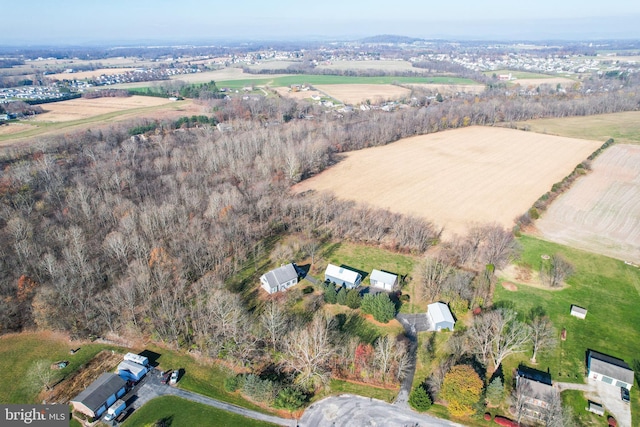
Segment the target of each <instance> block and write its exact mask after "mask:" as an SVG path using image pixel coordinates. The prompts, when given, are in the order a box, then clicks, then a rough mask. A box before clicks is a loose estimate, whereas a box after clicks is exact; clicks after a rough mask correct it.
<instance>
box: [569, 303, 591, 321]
mask: <svg viewBox="0 0 640 427" xmlns="http://www.w3.org/2000/svg"><path fill="white" fill-rule="evenodd" d="M571 315H572V316H575V317H577V318H578V319H584V318H585V317H587V309H586V308H582V307H579V306H577V305H573V304H571Z"/></svg>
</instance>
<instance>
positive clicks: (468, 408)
mask: <svg viewBox="0 0 640 427" xmlns="http://www.w3.org/2000/svg"><path fill="white" fill-rule="evenodd" d="M482 387H483V382H482V380H481V379H480V376H479V375H478V373H477V372H476V371H475V370H474V369H473V368H472V367H471V366H469V365H456V366H454V367H452V368H451V369H450V370H449V372H448V373H447V375H445V377H444V382H443V383H442V389H441V390H440V397H441V398H442V399H444V400H446V401H447V403H448V404H449V406H448V408H449V412H450V413H451V415H454V416H456V417H464V416H468V415H471V414H473V412H474V409H473V406H474V405H475V404H477V403H478V402H479V401H480V397H481V396H482Z"/></svg>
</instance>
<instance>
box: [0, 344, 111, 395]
mask: <svg viewBox="0 0 640 427" xmlns="http://www.w3.org/2000/svg"><path fill="white" fill-rule="evenodd" d="M70 348H71V347H70V346H69V344H68V343H67V342H65V341H63V340H60V339H59V338H58V337H55V336H51V335H50V334H46V333H22V334H12V335H5V336H3V337H1V338H0V383H2V384H3V386H2V387H0V402H2V403H37V399H36V397H37V395H38V393H39V392H40V390H41V384H40V385H38V384H34V383H33V382H32V381H30V380H29V376H28V372H29V371H30V369H31V368H32V367H33V365H34V363H36V362H37V361H39V360H46V361H48V362H50V363H53V362H58V361H60V360H68V361H69V365H68V366H67V367H66V368H64V369H61V370H59V371H55V374H56V377H55V379H60V378H62V377H64V376H66V375H69V374H70V373H72V372H74V371H76V370H77V369H78V368H79V367H80V366H81V365H83V364H84V363H86V362H88V361H89V360H90V359H92V358H93V357H94V356H95V355H96V354H97V353H98V352H100V351H101V350H104V349H117V347H111V346H107V345H102V344H87V345H83V346H82V347H81V348H80V350H79V351H78V352H77V353H75V354H73V355H71V354H69V350H70ZM55 379H54V381H53V382H55Z"/></svg>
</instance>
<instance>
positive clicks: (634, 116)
mask: <svg viewBox="0 0 640 427" xmlns="http://www.w3.org/2000/svg"><path fill="white" fill-rule="evenodd" d="M517 126H518V128H522V127H524V126H528V127H529V129H530V130H531V131H533V132H538V133H546V134H549V135H560V136H568V137H571V138H582V139H592V140H595V141H601V142H605V141H606V140H607V139H609V138H613V139H614V140H615V141H616V142H618V143H625V144H640V111H628V112H624V113H612V114H599V115H596V116H585V117H566V118H550V119H537V120H527V121H524V122H518V123H517Z"/></svg>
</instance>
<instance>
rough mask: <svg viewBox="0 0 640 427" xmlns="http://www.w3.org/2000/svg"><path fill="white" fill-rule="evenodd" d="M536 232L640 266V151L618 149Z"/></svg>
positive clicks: (595, 164)
mask: <svg viewBox="0 0 640 427" xmlns="http://www.w3.org/2000/svg"><path fill="white" fill-rule="evenodd" d="M592 168H593V169H592V172H591V173H590V174H588V175H586V176H584V177H582V178H580V179H579V180H577V181H576V182H575V183H574V184H573V186H572V187H571V188H570V189H569V190H568V191H567V192H566V193H565V194H563V195H561V196H560V197H558V199H556V200H555V201H554V202H553V203H552V204H551V206H549V208H548V209H547V211H546V212H545V213H544V215H543V216H542V217H541V218H540V219H539V220H538V221H536V226H537V228H538V230H539V232H540V233H541V234H542V236H544V238H546V239H548V240H551V241H554V242H557V243H562V244H566V245H570V246H573V247H576V248H579V249H584V250H587V251H590V252H595V253H600V254H603V255H608V256H611V257H614V258H619V259H623V260H626V261H632V262H634V263H636V264H637V263H640V146H637V145H614V146H612V147H610V148H608V149H607V150H605V151H604V153H602V154H601V155H600V156H599V157H598V158H597V159H596V160H595V161H594V162H593V165H592Z"/></svg>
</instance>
